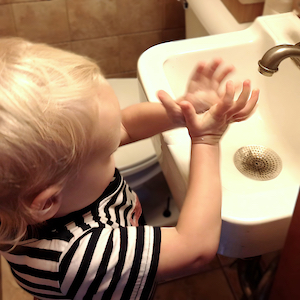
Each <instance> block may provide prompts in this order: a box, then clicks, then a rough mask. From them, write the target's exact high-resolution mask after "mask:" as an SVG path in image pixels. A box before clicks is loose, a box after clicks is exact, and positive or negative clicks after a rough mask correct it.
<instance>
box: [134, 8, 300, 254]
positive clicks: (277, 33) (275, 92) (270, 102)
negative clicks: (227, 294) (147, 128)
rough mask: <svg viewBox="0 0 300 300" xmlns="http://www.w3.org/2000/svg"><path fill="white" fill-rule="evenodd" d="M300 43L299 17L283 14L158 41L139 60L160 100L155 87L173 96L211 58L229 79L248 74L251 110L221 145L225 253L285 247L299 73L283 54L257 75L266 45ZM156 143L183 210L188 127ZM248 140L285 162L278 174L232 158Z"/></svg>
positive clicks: (299, 107)
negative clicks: (245, 168)
mask: <svg viewBox="0 0 300 300" xmlns="http://www.w3.org/2000/svg"><path fill="white" fill-rule="evenodd" d="M299 41H300V20H299V19H298V17H296V16H295V15H294V14H293V13H287V14H280V15H273V16H265V17H260V18H258V19H257V20H256V21H255V22H254V23H253V25H251V26H250V27H249V28H248V29H246V30H243V31H238V32H233V33H226V34H221V35H215V36H208V37H202V38H197V39H191V40H184V41H178V42H171V43H166V44H162V45H158V46H155V47H153V48H150V49H149V50H147V51H146V52H145V53H144V54H143V55H142V56H141V58H140V60H139V65H138V71H139V78H140V81H141V85H142V87H143V89H144V91H145V94H146V97H147V99H148V100H149V101H151V102H156V101H158V100H157V98H156V91H157V90H159V89H164V90H165V91H167V92H168V93H170V94H171V95H172V96H173V97H174V98H177V97H179V96H180V95H182V94H183V93H184V89H185V86H186V83H187V81H188V76H189V75H190V74H191V72H192V70H193V68H194V67H195V64H196V63H197V62H198V61H200V60H206V61H209V60H211V59H212V58H215V57H222V58H223V59H224V61H225V62H226V63H232V64H234V65H235V66H236V72H235V73H234V75H233V76H232V79H233V80H241V81H242V80H245V79H247V78H249V79H251V81H252V85H253V87H258V88H260V90H261V95H260V101H259V107H258V109H257V110H256V112H255V113H254V114H253V115H252V116H251V118H250V119H248V120H247V121H245V122H242V123H239V124H233V125H231V128H230V130H229V131H228V132H227V133H226V134H225V136H224V137H223V139H222V142H221V148H222V157H221V161H222V162H221V175H222V185H223V205H222V220H223V225H222V234H221V242H220V247H219V253H221V254H223V255H226V256H232V257H249V256H255V255H260V254H263V253H266V252H271V251H275V250H278V249H280V248H281V247H282V246H283V243H284V239H285V236H286V232H287V229H288V226H289V222H290V218H291V216H292V214H293V209H294V205H295V201H296V197H297V193H298V188H299V182H300V155H298V151H299V149H300V120H299V117H298V115H299V113H300V99H298V97H299V95H300V85H299V78H300V70H299V69H298V68H297V67H296V66H295V65H294V63H293V62H292V61H291V60H290V59H286V60H285V61H283V62H282V63H281V65H280V66H279V72H277V73H276V74H275V75H273V77H271V78H267V77H264V76H262V75H261V74H259V73H258V71H257V69H258V66H257V62H258V60H259V59H260V58H261V57H262V55H263V54H264V53H265V52H266V51H267V50H268V49H269V48H270V47H272V46H275V45H277V44H283V43H285V44H286V43H290V44H295V43H297V42H299ZM155 141H156V144H160V145H159V146H158V145H156V147H155V148H156V151H157V152H159V150H157V149H160V147H162V149H163V150H162V153H160V163H161V165H162V169H163V170H164V172H165V173H167V176H168V174H169V178H167V180H168V183H169V185H170V187H171V190H172V192H173V196H174V199H175V200H176V201H177V205H178V206H179V207H181V205H182V202H183V200H184V193H185V191H186V184H187V178H188V173H189V160H190V154H189V153H190V139H189V136H188V133H187V130H186V129H177V130H172V131H169V132H166V133H163V134H162V135H161V139H160V140H159V139H158V138H156V139H155ZM247 145H262V146H265V147H267V148H271V149H272V150H273V151H275V152H276V153H277V154H278V155H279V156H280V158H281V160H282V164H283V169H282V171H281V173H280V174H279V176H278V177H276V178H275V179H273V180H269V181H256V180H253V179H249V178H248V177H246V176H244V175H243V174H241V173H240V172H239V171H238V170H237V169H236V167H235V165H234V162H233V156H234V154H235V152H236V151H237V150H238V149H239V148H240V147H243V146H247ZM165 161H167V163H165ZM168 168H169V169H168ZM174 194H175V195H174Z"/></svg>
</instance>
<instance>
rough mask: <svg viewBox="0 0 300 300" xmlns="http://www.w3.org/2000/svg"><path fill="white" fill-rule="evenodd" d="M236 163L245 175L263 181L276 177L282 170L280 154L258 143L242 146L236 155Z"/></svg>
mask: <svg viewBox="0 0 300 300" xmlns="http://www.w3.org/2000/svg"><path fill="white" fill-rule="evenodd" d="M234 164H235V166H236V168H237V169H238V170H239V171H240V172H241V173H242V174H244V175H245V176H247V177H249V178H251V179H255V180H261V181H266V180H271V179H274V178H275V177H277V176H278V175H279V174H280V172H281V170H282V162H281V159H280V157H279V156H278V154H277V153H276V152H274V151H273V150H271V149H269V148H266V147H264V146H258V145H249V146H245V147H242V148H240V149H239V150H238V151H237V152H236V153H235V155H234Z"/></svg>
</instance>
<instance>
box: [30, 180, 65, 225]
mask: <svg viewBox="0 0 300 300" xmlns="http://www.w3.org/2000/svg"><path fill="white" fill-rule="evenodd" d="M61 189H62V188H61V187H60V186H57V185H52V186H50V187H48V188H47V189H45V190H44V191H42V192H41V193H39V194H38V195H37V196H36V197H35V198H34V199H33V201H32V202H31V205H30V209H31V211H32V216H33V218H34V220H36V221H37V222H39V223H42V222H44V221H46V220H49V219H51V218H52V217H54V215H55V214H56V213H57V211H58V210H59V208H60V205H61V196H60V191H61Z"/></svg>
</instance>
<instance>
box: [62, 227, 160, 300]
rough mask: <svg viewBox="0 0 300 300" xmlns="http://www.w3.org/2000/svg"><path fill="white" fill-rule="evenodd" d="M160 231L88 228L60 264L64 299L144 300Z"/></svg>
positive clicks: (156, 258)
mask: <svg viewBox="0 0 300 300" xmlns="http://www.w3.org/2000/svg"><path fill="white" fill-rule="evenodd" d="M160 240H161V233H160V228H158V227H151V226H140V227H133V226H132V227H120V228H116V229H111V228H106V227H103V228H100V227H99V228H92V229H90V230H89V231H87V232H84V233H83V235H82V236H80V237H79V238H77V239H76V241H74V242H73V243H72V245H71V246H70V247H69V248H68V250H67V251H66V252H65V254H64V255H63V256H62V259H61V261H60V270H59V273H60V274H61V278H60V285H61V291H62V292H63V294H65V295H66V296H67V297H66V298H67V299H75V300H76V299H78V300H79V299H80V300H82V299H83V300H84V299H88V300H90V299H121V300H125V299H126V300H127V299H148V298H149V296H150V294H151V291H152V288H153V285H154V281H155V276H156V272H157V266H158V261H159V251H160Z"/></svg>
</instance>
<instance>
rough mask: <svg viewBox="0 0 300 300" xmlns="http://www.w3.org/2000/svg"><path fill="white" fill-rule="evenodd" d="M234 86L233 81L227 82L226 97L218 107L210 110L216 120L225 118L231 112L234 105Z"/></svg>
mask: <svg viewBox="0 0 300 300" xmlns="http://www.w3.org/2000/svg"><path fill="white" fill-rule="evenodd" d="M233 98H234V84H233V82H232V81H227V83H226V91H225V95H224V97H223V98H222V101H220V102H219V103H218V104H217V105H215V106H213V107H212V108H211V109H210V112H211V114H212V115H213V117H214V118H215V119H216V120H220V119H223V118H224V115H225V114H226V113H227V112H228V111H229V110H230V108H231V107H232V105H233Z"/></svg>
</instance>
